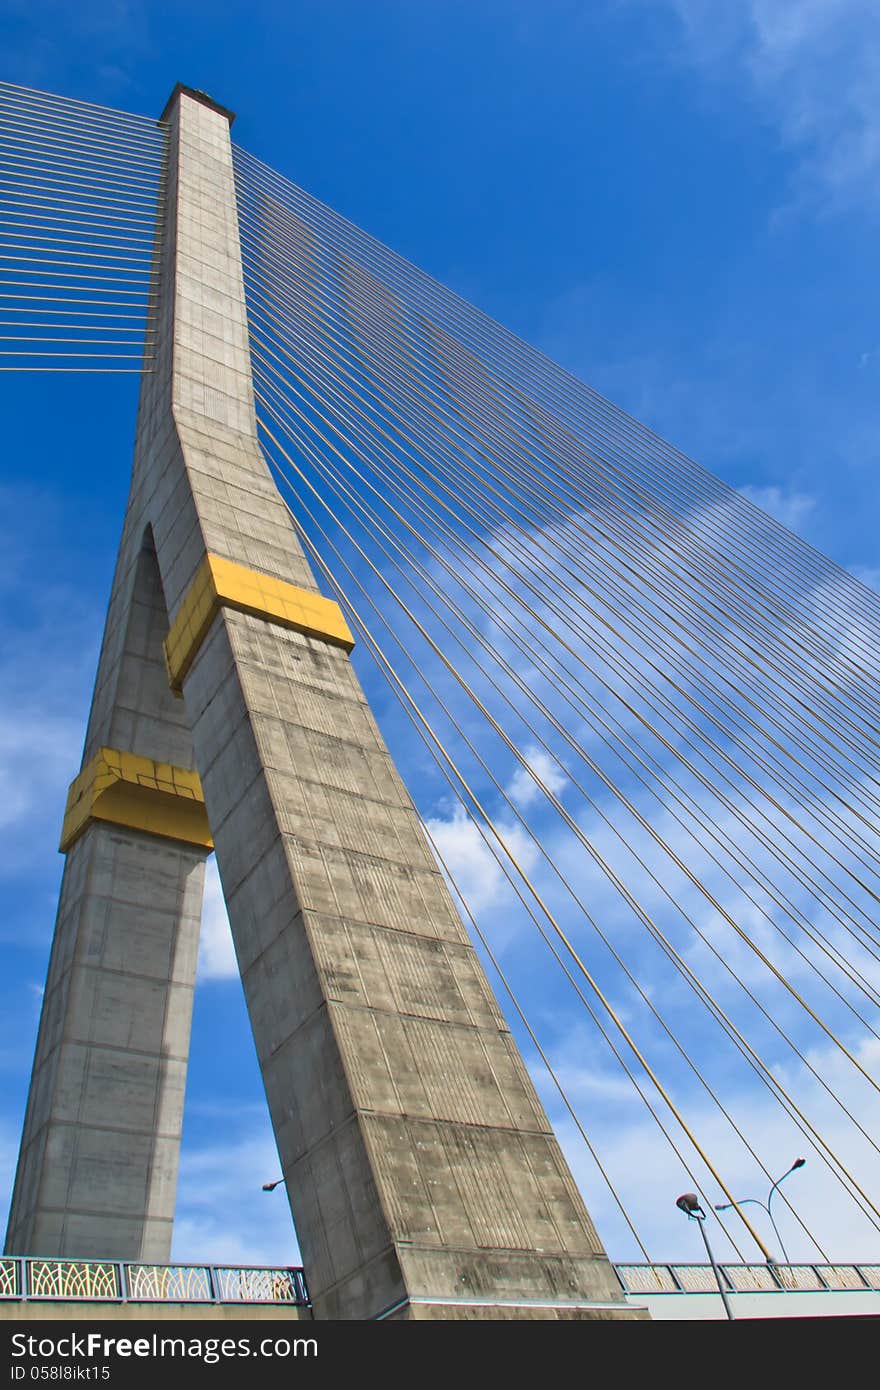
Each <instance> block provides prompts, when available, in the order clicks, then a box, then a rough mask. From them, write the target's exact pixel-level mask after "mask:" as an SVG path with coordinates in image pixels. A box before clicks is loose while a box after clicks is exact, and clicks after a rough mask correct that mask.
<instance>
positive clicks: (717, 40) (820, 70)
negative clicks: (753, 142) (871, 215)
mask: <svg viewBox="0 0 880 1390" xmlns="http://www.w3.org/2000/svg"><path fill="white" fill-rule="evenodd" d="M668 3H669V4H670V5H671V7H672V9H673V11H674V12H675V15H676V17H677V19H678V22H679V32H680V36H681V45H682V46H681V50H680V52H681V56H682V57H683V58H684V60H685V61H687V62H689V63H691V64H693V65H694V66H696V67H698V68H700V69H701V70H703V71H704V72H706V73H707V75H709V76H711V77H712V78H713V79H716V78H719V77H723V78H724V79H725V80H728V79H729V78H730V76H731V75H734V76H735V77H736V76H739V78H740V80H741V81H743V82H744V83H745V84H747V87H748V89H749V91H750V93H751V96H752V98H753V100H754V101H755V102H756V104H757V105H758V106H759V107H760V110H761V112H762V114H763V116H764V117H765V119H769V120H771V121H772V122H773V123H774V125H775V127H776V130H777V132H778V139H779V143H780V146H781V147H782V148H784V149H786V150H788V151H789V152H790V153H791V155H792V156H793V157H794V158H795V159H796V160H797V171H796V174H795V175H794V179H793V183H792V186H791V188H790V197H791V198H792V199H793V200H796V201H798V202H800V201H803V200H807V199H809V200H812V201H814V202H819V203H821V204H824V205H826V206H830V207H835V206H840V205H843V204H845V203H852V202H855V201H858V202H860V203H868V202H872V203H875V204H876V203H877V188H878V179H877V174H878V171H880V106H878V103H877V89H878V85H880V12H878V10H877V7H876V6H875V5H872V4H870V3H866V0H786V3H784V4H780V3H779V0H746V2H745V3H744V4H740V5H727V6H724V5H718V4H717V3H715V0H668Z"/></svg>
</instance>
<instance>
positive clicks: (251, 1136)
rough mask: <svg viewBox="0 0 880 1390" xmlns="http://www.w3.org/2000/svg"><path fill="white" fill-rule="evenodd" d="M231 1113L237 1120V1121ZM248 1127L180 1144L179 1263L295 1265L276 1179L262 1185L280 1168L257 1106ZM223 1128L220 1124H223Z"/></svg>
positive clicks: (283, 1197) (293, 1245)
mask: <svg viewBox="0 0 880 1390" xmlns="http://www.w3.org/2000/svg"><path fill="white" fill-rule="evenodd" d="M240 1118H241V1117H240V1116H239V1121H240ZM247 1123H248V1131H249V1132H248V1134H247V1136H242V1134H241V1133H240V1132H239V1133H235V1132H233V1134H232V1136H231V1137H230V1139H229V1141H228V1142H225V1143H218V1144H211V1145H200V1146H199V1147H196V1148H192V1149H188V1148H184V1151H183V1154H182V1157H181V1165H180V1180H179V1186H178V1195H177V1208H176V1211H175V1218H174V1239H173V1245H172V1257H173V1259H174V1260H175V1261H179V1262H181V1263H187V1262H190V1261H192V1262H194V1263H198V1262H199V1261H207V1262H209V1263H218V1264H236V1263H239V1264H257V1265H260V1264H265V1265H296V1264H299V1263H300V1255H299V1249H298V1246H297V1243H296V1235H295V1233H294V1230H293V1223H292V1221H291V1218H290V1209H289V1207H288V1204H287V1199H286V1193H285V1191H284V1188H283V1186H282V1187H278V1188H276V1189H275V1191H274V1192H263V1190H262V1185H263V1183H264V1182H273V1181H274V1180H275V1178H277V1177H278V1175H279V1173H280V1167H279V1163H278V1151H277V1149H276V1147H275V1140H274V1138H273V1135H272V1131H271V1128H270V1124H269V1116H268V1112H267V1111H266V1109H265V1107H263V1108H262V1109H257V1107H253V1110H252V1112H249V1114H248V1118H247ZM226 1128H227V1132H228V1124H227V1126H226Z"/></svg>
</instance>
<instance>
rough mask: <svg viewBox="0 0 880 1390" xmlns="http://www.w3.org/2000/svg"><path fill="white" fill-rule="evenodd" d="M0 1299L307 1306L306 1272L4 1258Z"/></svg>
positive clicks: (1, 1262) (239, 1266)
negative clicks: (304, 1273)
mask: <svg viewBox="0 0 880 1390" xmlns="http://www.w3.org/2000/svg"><path fill="white" fill-rule="evenodd" d="M0 1299H34V1300H36V1299H44V1300H48V1299H58V1300H62V1299H63V1300H74V1301H75V1300H78V1299H79V1300H84V1301H88V1302H90V1303H277V1304H282V1305H288V1306H290V1305H294V1306H296V1307H306V1306H308V1303H309V1296H308V1290H307V1289H306V1282H305V1277H304V1275H303V1271H302V1270H301V1269H299V1268H295V1267H294V1268H283V1269H273V1268H266V1267H263V1266H259V1265H207V1264H202V1265H156V1264H136V1263H133V1262H131V1261H128V1260H60V1259H48V1258H47V1259H44V1258H40V1257H38V1256H30V1255H6V1256H4V1257H2V1258H0Z"/></svg>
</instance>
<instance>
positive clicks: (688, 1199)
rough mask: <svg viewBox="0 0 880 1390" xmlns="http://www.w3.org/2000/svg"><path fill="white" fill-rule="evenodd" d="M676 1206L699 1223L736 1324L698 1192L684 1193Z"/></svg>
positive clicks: (716, 1275)
mask: <svg viewBox="0 0 880 1390" xmlns="http://www.w3.org/2000/svg"><path fill="white" fill-rule="evenodd" d="M675 1205H676V1206H677V1207H678V1208H679V1209H680V1210H681V1211H683V1212H684V1214H685V1216H686V1217H687V1218H688V1220H689V1221H696V1222H698V1223H699V1227H700V1235H701V1236H702V1237H703V1244H704V1245H705V1247H706V1254H707V1255H708V1256H709V1263H710V1265H711V1266H712V1269H713V1271H714V1273H715V1283H716V1284H717V1285H718V1292H719V1293H720V1295H721V1302H722V1303H723V1304H724V1311H725V1313H726V1314H727V1316H728V1318H729V1319H730V1321H731V1322H734V1321H735V1319H734V1316H733V1309H732V1308H731V1306H730V1300H729V1299H728V1297H727V1293H726V1292H725V1289H724V1284H723V1282H722V1279H721V1270H720V1269H719V1268H718V1266H717V1264H716V1263H715V1256H714V1255H713V1254H712V1247H711V1245H710V1244H709V1237H708V1236H707V1235H706V1225H705V1222H706V1213H705V1212H704V1211H703V1208H702V1207H701V1206H700V1199H699V1197H698V1196H697V1194H696V1192H683V1193H682V1195H681V1196H680V1197H678V1198H677V1199H676V1202H675Z"/></svg>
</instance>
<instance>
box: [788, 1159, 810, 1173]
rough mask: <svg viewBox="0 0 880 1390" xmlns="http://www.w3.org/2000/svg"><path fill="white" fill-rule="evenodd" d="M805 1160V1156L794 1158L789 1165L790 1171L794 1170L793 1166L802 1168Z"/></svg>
mask: <svg viewBox="0 0 880 1390" xmlns="http://www.w3.org/2000/svg"><path fill="white" fill-rule="evenodd" d="M806 1161H807V1160H806V1159H805V1158H796V1159H795V1161H794V1163H793V1164H792V1165H791V1171H792V1172H794V1170H795V1168H803V1166H804V1164H805V1163H806Z"/></svg>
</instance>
